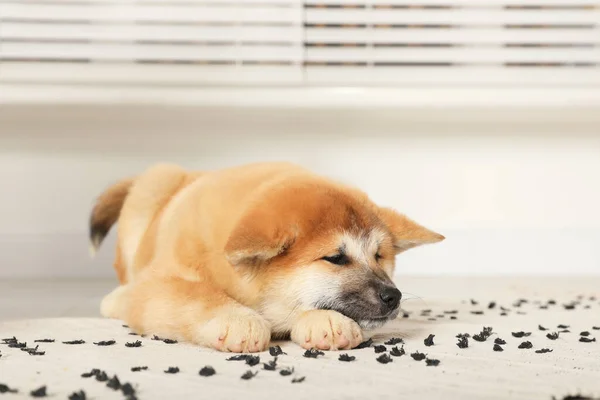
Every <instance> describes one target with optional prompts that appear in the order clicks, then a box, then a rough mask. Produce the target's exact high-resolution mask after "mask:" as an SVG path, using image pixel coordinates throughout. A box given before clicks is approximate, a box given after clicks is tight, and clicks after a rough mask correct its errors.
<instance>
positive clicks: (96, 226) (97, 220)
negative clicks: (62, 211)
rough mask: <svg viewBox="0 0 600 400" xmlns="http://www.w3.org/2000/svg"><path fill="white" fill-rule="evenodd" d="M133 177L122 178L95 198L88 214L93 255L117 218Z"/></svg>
mask: <svg viewBox="0 0 600 400" xmlns="http://www.w3.org/2000/svg"><path fill="white" fill-rule="evenodd" d="M133 182H134V179H133V178H132V179H124V180H122V181H120V182H117V183H115V184H114V185H112V186H111V187H109V188H108V189H106V190H105V191H104V193H102V194H101V195H100V197H98V199H97V200H96V204H95V205H94V208H93V209H92V213H91V215H90V242H91V244H90V255H91V256H92V257H93V256H94V255H95V254H96V251H97V250H98V248H99V247H100V245H101V244H102V241H103V240H104V238H105V237H106V235H108V232H109V231H110V228H111V227H112V226H113V225H114V224H115V223H116V222H117V220H118V219H119V214H120V213H121V208H122V207H123V203H124V202H125V198H127V195H128V194H129V189H130V188H131V185H133Z"/></svg>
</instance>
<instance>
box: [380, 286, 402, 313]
mask: <svg viewBox="0 0 600 400" xmlns="http://www.w3.org/2000/svg"><path fill="white" fill-rule="evenodd" d="M379 298H380V299H381V301H382V302H383V304H385V306H386V307H387V308H389V309H390V310H394V309H395V308H396V307H398V304H399V303H400V299H401V298H402V293H400V291H399V290H398V289H396V288H395V287H386V288H384V289H383V290H382V291H381V292H380V293H379Z"/></svg>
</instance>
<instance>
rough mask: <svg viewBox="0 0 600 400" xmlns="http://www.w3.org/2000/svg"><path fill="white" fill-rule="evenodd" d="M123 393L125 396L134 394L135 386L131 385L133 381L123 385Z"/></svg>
mask: <svg viewBox="0 0 600 400" xmlns="http://www.w3.org/2000/svg"><path fill="white" fill-rule="evenodd" d="M121 393H123V394H124V395H125V396H134V395H135V389H134V388H133V386H131V383H129V382H127V383H124V384H123V385H121ZM129 398H131V397H129Z"/></svg>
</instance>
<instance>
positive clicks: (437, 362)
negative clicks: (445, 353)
mask: <svg viewBox="0 0 600 400" xmlns="http://www.w3.org/2000/svg"><path fill="white" fill-rule="evenodd" d="M425 363H426V364H427V366H428V367H437V366H438V365H440V360H435V359H431V358H426V359H425Z"/></svg>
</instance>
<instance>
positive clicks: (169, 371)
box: [164, 367, 179, 374]
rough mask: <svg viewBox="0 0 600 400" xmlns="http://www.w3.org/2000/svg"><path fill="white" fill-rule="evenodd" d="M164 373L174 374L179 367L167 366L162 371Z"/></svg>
mask: <svg viewBox="0 0 600 400" xmlns="http://www.w3.org/2000/svg"><path fill="white" fill-rule="evenodd" d="M164 372H165V374H176V373H178V372H179V367H169V368H168V369H167V370H166V371H164Z"/></svg>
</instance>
